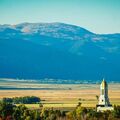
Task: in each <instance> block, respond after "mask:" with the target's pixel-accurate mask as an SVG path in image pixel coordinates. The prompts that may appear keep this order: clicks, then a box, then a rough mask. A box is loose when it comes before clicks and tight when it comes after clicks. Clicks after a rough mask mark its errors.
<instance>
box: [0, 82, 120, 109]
mask: <svg viewBox="0 0 120 120" xmlns="http://www.w3.org/2000/svg"><path fill="white" fill-rule="evenodd" d="M29 86H30V85H29ZM38 86H40V87H41V88H46V89H40V90H31V89H27V90H23V89H22V90H17V89H14V90H7V89H4V90H0V98H1V99H2V98H3V97H20V96H37V97H40V98H41V103H42V104H43V107H45V108H54V109H66V110H68V109H73V108H75V107H76V106H77V104H78V103H79V102H80V103H82V106H84V107H95V106H96V104H97V103H98V100H97V98H96V95H98V96H99V92H100V90H99V84H77V85H74V84H69V85H66V84H62V85H61V84H58V85H57V84H56V85H54V84H39V85H38ZM52 87H54V90H49V89H47V88H52ZM119 88H120V84H109V98H110V102H111V103H112V104H115V105H120V89H119ZM26 106H27V107H28V108H31V109H32V108H33V109H39V104H26Z"/></svg>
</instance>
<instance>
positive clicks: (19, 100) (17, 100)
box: [3, 96, 40, 104]
mask: <svg viewBox="0 0 120 120" xmlns="http://www.w3.org/2000/svg"><path fill="white" fill-rule="evenodd" d="M3 102H6V103H13V104H35V103H39V102H40V98H39V97H36V96H24V97H13V98H3Z"/></svg>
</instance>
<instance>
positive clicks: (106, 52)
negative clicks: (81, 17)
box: [0, 23, 120, 81]
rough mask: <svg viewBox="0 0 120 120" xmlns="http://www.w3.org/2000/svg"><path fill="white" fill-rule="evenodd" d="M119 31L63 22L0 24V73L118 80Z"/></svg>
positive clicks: (31, 77)
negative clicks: (102, 31)
mask: <svg viewBox="0 0 120 120" xmlns="http://www.w3.org/2000/svg"><path fill="white" fill-rule="evenodd" d="M119 61H120V34H119V33H115V34H96V33H92V32H90V31H88V30H86V29H84V28H82V27H79V26H75V25H69V24H64V23H21V24H17V25H0V77H4V78H22V79H42V78H54V79H74V80H77V79H80V80H97V79H101V78H102V77H106V78H107V79H110V80H111V81H120V72H119V71H120V64H119Z"/></svg>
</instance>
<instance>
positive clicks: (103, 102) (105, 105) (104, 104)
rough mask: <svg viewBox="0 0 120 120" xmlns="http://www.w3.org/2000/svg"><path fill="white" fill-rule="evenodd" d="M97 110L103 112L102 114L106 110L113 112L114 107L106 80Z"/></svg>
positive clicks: (101, 89) (102, 84)
mask: <svg viewBox="0 0 120 120" xmlns="http://www.w3.org/2000/svg"><path fill="white" fill-rule="evenodd" d="M96 109H97V111H101V112H102V111H106V110H113V107H112V105H111V104H110V102H109V97H108V85H107V82H106V81H105V80H104V79H103V81H102V83H101V85H100V97H99V103H98V104H97V105H96Z"/></svg>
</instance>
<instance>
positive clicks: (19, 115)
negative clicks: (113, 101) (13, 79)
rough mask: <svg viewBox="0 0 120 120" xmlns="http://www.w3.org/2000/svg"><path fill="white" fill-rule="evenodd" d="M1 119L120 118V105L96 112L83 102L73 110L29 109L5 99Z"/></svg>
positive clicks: (103, 119) (65, 119) (61, 119)
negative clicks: (109, 109) (83, 105)
mask: <svg viewBox="0 0 120 120" xmlns="http://www.w3.org/2000/svg"><path fill="white" fill-rule="evenodd" d="M0 119H1V120H119V119H120V106H114V110H113V111H105V112H96V110H95V109H94V108H90V109H89V108H85V107H82V106H81V103H79V104H78V105H77V107H76V108H75V109H74V110H73V111H70V112H69V111H60V110H53V109H52V108H51V109H45V108H41V109H28V108H27V107H26V106H25V105H23V104H21V105H19V106H15V105H13V104H11V103H7V102H5V101H1V102H0Z"/></svg>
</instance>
